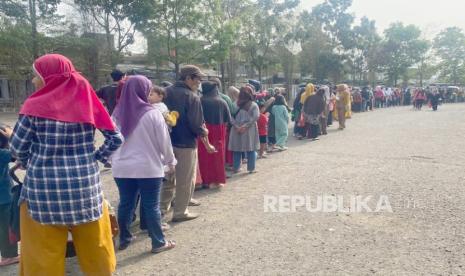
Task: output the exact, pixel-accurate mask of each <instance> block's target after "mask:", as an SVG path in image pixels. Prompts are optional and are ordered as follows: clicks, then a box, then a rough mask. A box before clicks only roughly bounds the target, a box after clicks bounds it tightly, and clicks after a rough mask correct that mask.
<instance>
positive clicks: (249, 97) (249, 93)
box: [237, 86, 255, 108]
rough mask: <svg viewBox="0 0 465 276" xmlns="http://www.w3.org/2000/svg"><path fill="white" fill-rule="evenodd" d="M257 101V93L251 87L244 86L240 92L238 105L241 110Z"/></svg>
mask: <svg viewBox="0 0 465 276" xmlns="http://www.w3.org/2000/svg"><path fill="white" fill-rule="evenodd" d="M254 100H255V93H254V91H253V89H252V88H250V87H249V86H242V87H241V90H240V92H239V99H238V100H237V105H238V106H239V108H246V107H247V106H248V105H249V104H250V103H251V102H252V101H254Z"/></svg>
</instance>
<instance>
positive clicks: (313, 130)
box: [309, 124, 320, 138]
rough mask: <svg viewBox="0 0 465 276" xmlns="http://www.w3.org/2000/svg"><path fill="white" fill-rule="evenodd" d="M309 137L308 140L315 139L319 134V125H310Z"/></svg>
mask: <svg viewBox="0 0 465 276" xmlns="http://www.w3.org/2000/svg"><path fill="white" fill-rule="evenodd" d="M309 134H310V137H309V138H317V137H318V135H319V134H320V125H312V124H310V133H309Z"/></svg>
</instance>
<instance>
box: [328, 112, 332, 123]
mask: <svg viewBox="0 0 465 276" xmlns="http://www.w3.org/2000/svg"><path fill="white" fill-rule="evenodd" d="M332 124H333V112H332V111H329V112H328V126H330V125H332Z"/></svg>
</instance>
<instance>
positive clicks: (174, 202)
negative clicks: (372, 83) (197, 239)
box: [0, 54, 437, 275]
mask: <svg viewBox="0 0 465 276" xmlns="http://www.w3.org/2000/svg"><path fill="white" fill-rule="evenodd" d="M33 70H34V79H33V80H32V82H33V84H34V86H35V88H36V91H35V92H34V93H33V94H32V95H31V96H30V97H29V98H28V99H27V100H26V102H25V103H24V105H23V106H22V108H21V110H20V112H19V113H20V116H19V119H18V122H17V123H16V126H15V127H14V129H13V130H11V129H10V128H8V127H5V128H0V134H1V136H3V137H4V138H5V137H6V139H8V140H9V142H8V140H5V139H4V141H2V140H1V139H0V169H1V172H2V174H1V178H0V193H1V194H0V251H1V254H2V261H1V262H0V265H9V264H12V263H16V262H18V261H19V262H20V275H64V273H65V251H66V244H67V241H68V235H69V233H71V236H72V242H73V244H74V247H75V251H76V255H77V257H78V261H79V264H80V266H81V269H82V271H83V272H84V273H85V274H86V275H111V274H112V273H113V272H114V270H115V267H116V257H115V248H114V239H115V238H116V237H114V236H113V233H112V228H114V226H112V221H111V219H110V212H109V207H110V206H109V203H108V202H107V201H106V200H105V197H104V192H103V189H102V181H101V177H100V170H99V166H98V163H97V162H100V163H102V164H105V165H106V166H107V167H109V168H110V167H111V170H112V175H113V178H114V182H115V185H116V186H117V188H118V192H119V201H118V202H119V203H118V211H117V222H118V226H119V236H118V239H119V241H118V243H117V244H118V247H117V248H118V249H119V250H125V249H126V248H128V247H129V246H131V244H132V243H133V241H134V240H135V238H136V237H135V236H134V234H133V233H132V232H131V224H132V223H133V221H134V220H135V217H136V213H135V210H136V208H137V206H138V205H140V215H139V216H140V227H141V229H143V230H146V231H147V233H148V235H149V237H150V239H151V249H150V252H151V253H154V254H156V253H160V252H163V251H166V250H170V249H173V248H175V246H176V242H175V241H174V240H170V239H167V238H166V236H165V231H166V230H167V229H169V228H170V227H171V226H170V224H171V223H172V222H177V223H180V222H184V221H188V220H193V219H196V218H198V217H199V214H197V213H195V212H192V211H191V209H193V208H190V207H193V206H198V205H200V204H201V203H200V202H199V201H197V200H195V199H194V198H193V195H194V190H195V189H196V186H197V187H198V185H197V184H201V186H202V187H204V188H221V187H224V186H225V185H226V183H227V179H228V178H230V177H234V176H235V175H237V174H239V173H240V172H241V171H242V164H243V163H246V164H247V165H246V171H247V173H249V174H253V173H256V172H257V169H256V162H257V159H261V158H267V156H268V153H270V152H278V151H285V150H287V149H288V147H287V143H288V139H289V131H288V130H289V123H290V122H289V119H291V120H293V121H294V122H295V123H294V131H293V132H294V133H293V134H294V136H295V137H296V138H298V139H299V140H303V139H310V140H312V141H316V140H318V139H319V138H318V137H319V136H320V135H327V134H328V131H327V128H328V127H329V126H331V125H332V124H333V122H334V121H338V129H339V130H344V129H345V128H346V119H347V118H350V117H351V116H352V109H353V107H354V104H356V105H355V106H356V109H357V110H358V111H365V110H368V109H372V108H373V102H375V104H374V106H380V105H383V102H381V103H380V102H379V99H378V102H376V99H377V96H376V95H377V93H378V91H379V90H376V92H375V93H372V92H371V90H370V89H368V88H366V89H365V88H364V89H362V90H361V91H351V89H350V88H349V86H347V85H346V84H340V85H337V86H335V87H330V86H327V85H321V86H315V85H313V84H311V83H310V84H307V85H306V86H305V87H302V88H301V91H300V92H299V94H298V95H297V98H296V100H295V101H294V104H293V109H292V110H291V108H290V107H289V106H288V104H287V101H286V98H285V96H284V94H283V93H282V91H281V90H279V89H278V90H274V89H272V90H270V91H264V90H263V89H262V87H261V84H260V83H259V82H257V81H253V80H251V81H249V83H248V84H245V85H243V86H242V87H240V88H237V87H233V86H231V87H229V88H228V89H227V91H228V93H227V94H224V93H222V87H221V81H219V80H218V79H216V78H214V79H210V80H209V81H205V78H206V76H205V74H204V73H203V72H202V71H201V70H200V68H198V67H196V66H194V65H186V66H184V67H182V68H181V70H180V76H179V80H178V81H176V82H175V83H174V84H171V83H167V82H163V83H161V84H160V86H157V85H154V84H153V83H152V82H151V81H150V80H149V79H148V78H147V77H145V76H142V75H131V76H124V74H123V73H122V72H120V71H114V72H113V73H112V74H111V76H112V78H113V80H114V83H113V84H112V85H110V86H107V87H104V88H102V89H101V90H99V92H95V91H94V90H93V88H92V87H91V85H90V84H89V82H88V81H87V80H86V79H85V78H84V77H83V76H82V75H80V74H79V73H78V72H77V71H76V69H75V68H74V66H73V64H72V63H71V61H70V60H69V59H67V58H66V57H64V56H62V55H58V54H48V55H44V56H42V57H40V58H38V59H37V60H36V61H35V62H34V64H33ZM199 91H201V92H199ZM393 95H396V93H394V94H393ZM99 97H100V99H102V100H103V103H104V104H105V107H104V105H103V104H102V102H101V101H100V100H99ZM413 98H414V99H415V101H416V100H418V99H420V96H418V95H416V96H414V97H413ZM370 102H371V104H370ZM395 102H397V100H396V101H395ZM432 102H433V100H432ZM433 106H434V104H433ZM436 106H437V105H436ZM291 111H292V113H291V114H292V115H291V116H289V113H290V112H291ZM96 130H98V131H100V132H101V134H102V135H103V137H104V140H103V143H102V144H101V145H98V146H97V145H95V133H96ZM10 162H16V163H17V164H18V166H20V167H21V168H23V169H25V170H26V177H25V179H24V184H23V185H22V187H21V192H20V196H19V200H18V202H17V204H16V206H15V205H14V204H11V202H12V198H11V195H10V193H9V189H10V188H11V187H10V186H11V180H10V179H9V176H8V164H9V163H10ZM12 208H13V209H14V208H18V213H19V221H20V233H19V234H20V235H19V236H20V239H21V243H20V252H21V254H20V256H18V248H17V243H16V241H15V242H10V240H9V238H8V227H9V225H8V224H7V223H5V221H6V220H5V219H4V218H6V217H8V216H9V215H10V213H11V212H12Z"/></svg>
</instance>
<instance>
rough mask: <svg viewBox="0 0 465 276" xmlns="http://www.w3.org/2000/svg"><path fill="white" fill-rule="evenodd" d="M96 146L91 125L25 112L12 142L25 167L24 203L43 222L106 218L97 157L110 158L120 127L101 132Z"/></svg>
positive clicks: (13, 151) (83, 220)
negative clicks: (115, 129)
mask: <svg viewBox="0 0 465 276" xmlns="http://www.w3.org/2000/svg"><path fill="white" fill-rule="evenodd" d="M102 134H103V135H104V136H105V142H104V144H103V145H102V146H101V147H100V148H99V149H98V150H95V148H94V135H95V128H94V127H93V125H91V124H81V123H68V122H60V121H55V120H49V119H43V118H38V117H30V116H21V117H20V118H19V121H18V123H17V124H16V126H15V129H14V134H13V136H12V138H11V141H10V149H11V151H12V154H13V155H14V156H16V157H17V159H18V160H19V161H20V162H21V164H23V166H24V167H26V169H27V171H26V178H25V180H24V186H23V189H22V192H21V197H20V202H22V201H26V202H27V204H28V210H29V214H30V216H31V217H32V218H33V219H34V220H36V221H38V222H40V223H42V224H56V225H77V224H81V223H87V222H91V221H96V220H98V219H99V218H100V217H101V216H102V212H103V211H102V202H103V194H102V189H101V183H100V175H99V167H98V164H97V162H96V161H97V160H99V161H101V162H106V161H107V159H108V157H109V156H110V155H111V154H112V153H113V152H114V151H116V150H117V149H118V147H119V146H120V145H121V144H122V142H123V140H122V136H121V134H120V133H119V132H117V131H107V130H102Z"/></svg>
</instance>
